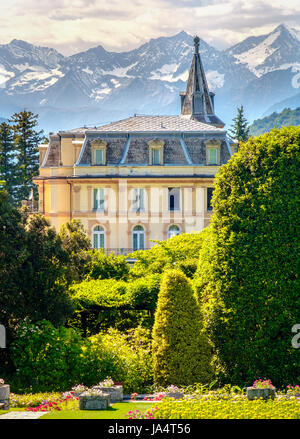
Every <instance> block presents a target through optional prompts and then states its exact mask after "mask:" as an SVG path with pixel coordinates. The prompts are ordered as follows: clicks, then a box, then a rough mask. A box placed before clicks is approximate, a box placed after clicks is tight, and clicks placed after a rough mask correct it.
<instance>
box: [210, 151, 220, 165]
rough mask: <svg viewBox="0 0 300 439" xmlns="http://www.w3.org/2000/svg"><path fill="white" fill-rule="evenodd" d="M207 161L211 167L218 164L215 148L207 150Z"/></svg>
mask: <svg viewBox="0 0 300 439" xmlns="http://www.w3.org/2000/svg"><path fill="white" fill-rule="evenodd" d="M208 160H209V163H210V164H211V165H216V164H217V162H218V151H217V149H216V148H209V150H208Z"/></svg>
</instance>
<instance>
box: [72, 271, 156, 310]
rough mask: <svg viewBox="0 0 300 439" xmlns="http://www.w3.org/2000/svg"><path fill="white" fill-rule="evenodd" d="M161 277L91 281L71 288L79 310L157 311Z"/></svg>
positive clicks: (150, 276)
mask: <svg viewBox="0 0 300 439" xmlns="http://www.w3.org/2000/svg"><path fill="white" fill-rule="evenodd" d="M160 279H161V276H160V275H159V274H153V275H149V276H146V277H144V278H141V279H135V280H132V281H131V282H125V281H123V280H116V279H103V280H90V281H84V282H81V283H79V284H75V285H73V286H71V287H70V293H71V297H72V299H73V302H74V304H75V305H76V307H77V309H88V308H89V307H93V306H99V307H104V308H121V309H122V308H127V309H130V308H132V309H134V308H137V309H155V305H156V300H157V295H158V291H159V286H160Z"/></svg>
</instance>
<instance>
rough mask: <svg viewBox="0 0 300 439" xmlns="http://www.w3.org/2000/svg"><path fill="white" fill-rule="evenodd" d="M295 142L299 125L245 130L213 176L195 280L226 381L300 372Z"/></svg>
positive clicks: (278, 379) (298, 157)
mask: <svg viewBox="0 0 300 439" xmlns="http://www.w3.org/2000/svg"><path fill="white" fill-rule="evenodd" d="M299 150H300V127H298V128H293V127H291V128H282V129H281V130H277V129H276V130H272V131H271V133H268V134H264V135H263V136H260V137H258V138H250V139H249V141H248V142H247V143H246V144H244V145H243V146H242V147H241V149H240V151H239V152H238V153H237V154H235V155H234V156H233V158H232V159H231V160H230V161H229V162H228V164H227V165H225V166H222V168H221V170H220V171H219V173H218V175H217V177H216V180H215V190H214V195H213V206H214V215H213V218H212V222H211V226H210V230H211V232H210V233H209V235H208V239H207V240H206V241H205V242H204V245H203V248H202V250H201V252H200V260H199V271H198V272H197V275H196V279H195V284H196V287H197V291H198V294H199V299H200V300H201V302H202V303H203V311H204V315H205V322H206V329H207V331H208V333H209V335H210V337H211V339H212V341H213V343H214V345H215V347H216V351H217V353H218V359H219V365H220V367H221V368H222V374H223V377H225V378H224V379H226V381H227V382H228V381H230V382H232V383H235V384H243V383H244V382H252V381H254V380H255V378H256V377H257V376H271V377H272V380H273V382H274V384H275V385H276V386H277V385H279V384H281V385H285V384H288V383H295V382H297V381H298V379H299V365H300V364H299V352H298V351H297V350H296V349H294V348H293V347H292V343H291V340H292V337H293V334H292V332H291V331H292V327H293V325H294V324H295V323H297V322H299V321H300V308H299V304H300V298H299V297H300V294H299V292H300V290H299V193H300V187H299V181H300V180H299V169H300V166H299V165H300V163H299V162H300V154H299ZM220 377H222V375H220Z"/></svg>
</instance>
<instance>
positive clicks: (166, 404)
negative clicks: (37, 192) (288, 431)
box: [154, 398, 300, 419]
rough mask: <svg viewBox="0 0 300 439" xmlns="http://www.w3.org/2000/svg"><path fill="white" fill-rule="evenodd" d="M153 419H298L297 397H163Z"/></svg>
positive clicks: (299, 409)
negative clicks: (185, 398)
mask: <svg viewBox="0 0 300 439" xmlns="http://www.w3.org/2000/svg"><path fill="white" fill-rule="evenodd" d="M154 418H155V419H300V404H299V402H298V401H295V400H291V401H284V400H279V399H275V400H271V399H270V400H268V401H263V400H261V399H258V400H255V401H248V400H247V399H232V400H222V399H211V398H202V399H200V400H193V399H190V400H184V401H177V402H176V404H174V402H172V400H163V401H162V402H161V403H160V404H159V406H158V410H155V412H154Z"/></svg>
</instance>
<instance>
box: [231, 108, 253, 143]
mask: <svg viewBox="0 0 300 439" xmlns="http://www.w3.org/2000/svg"><path fill="white" fill-rule="evenodd" d="M229 136H230V137H231V138H232V139H235V140H238V141H239V142H246V140H248V138H249V126H248V121H247V119H246V118H245V116H244V107H243V105H241V106H240V107H239V108H238V109H237V115H236V117H235V118H234V119H233V124H232V126H231V128H230V129H229Z"/></svg>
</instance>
